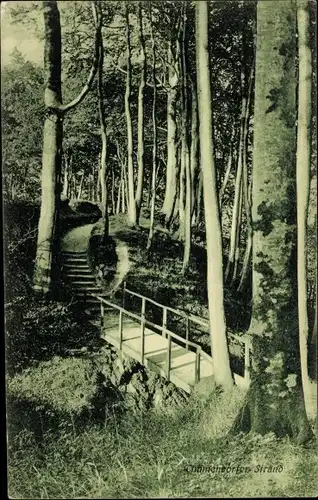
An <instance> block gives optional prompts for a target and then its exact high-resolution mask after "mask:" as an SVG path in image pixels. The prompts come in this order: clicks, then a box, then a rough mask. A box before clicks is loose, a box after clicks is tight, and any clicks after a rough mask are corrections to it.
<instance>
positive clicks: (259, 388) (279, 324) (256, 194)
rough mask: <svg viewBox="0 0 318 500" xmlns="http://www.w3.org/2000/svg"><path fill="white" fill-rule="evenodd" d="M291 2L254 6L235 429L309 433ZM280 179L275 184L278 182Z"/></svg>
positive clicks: (301, 438) (300, 437)
mask: <svg viewBox="0 0 318 500" xmlns="http://www.w3.org/2000/svg"><path fill="white" fill-rule="evenodd" d="M295 57H296V7H295V2H294V1H293V0H285V1H279V2H277V1H276V0H275V1H266V2H259V3H258V5H257V50H256V67H255V79H256V81H255V114H254V165H253V208H252V218H253V230H254V234H253V317H252V323H251V327H250V333H251V335H252V345H253V367H252V371H251V387H250V389H249V392H248V394H247V399H246V403H245V405H244V410H243V412H242V413H243V414H241V415H239V417H238V419H237V421H236V424H235V426H234V429H237V428H238V429H240V430H249V429H251V430H252V431H253V432H256V433H258V434H266V433H268V432H274V433H275V434H276V435H278V436H284V435H286V434H288V435H291V436H293V437H294V438H295V439H296V440H297V441H298V442H299V443H302V442H305V441H306V440H307V439H309V438H311V436H312V433H311V430H310V426H309V424H308V420H307V416H306V411H305V406H304V397H303V389H302V383H301V370H300V353H299V339H298V315H297V276H296V250H297V249H296V243H297V234H296V148H295V146H296V126H295V116H296V67H295V66H296V65H295ZM277 179H279V183H277Z"/></svg>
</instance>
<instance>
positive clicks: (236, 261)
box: [231, 179, 243, 284]
mask: <svg viewBox="0 0 318 500" xmlns="http://www.w3.org/2000/svg"><path fill="white" fill-rule="evenodd" d="M242 211H243V184H242V179H241V185H240V195H239V211H238V222H237V225H236V249H235V257H234V267H233V275H232V279H231V284H233V283H235V280H236V277H237V272H238V266H239V260H240V237H241V225H242Z"/></svg>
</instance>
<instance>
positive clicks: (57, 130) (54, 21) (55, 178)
mask: <svg viewBox="0 0 318 500" xmlns="http://www.w3.org/2000/svg"><path fill="white" fill-rule="evenodd" d="M92 5H93V8H95V9H96V6H95V4H94V3H93V4H92ZM43 14H44V75H45V90H44V103H45V121H44V129H43V155H42V181H41V185H42V197H41V210H40V220H39V227H38V240H37V252H36V261H35V267H34V275H33V282H34V290H35V291H37V292H40V293H43V294H47V293H48V292H49V290H50V283H51V265H52V247H53V240H54V235H55V227H56V221H57V215H58V212H57V206H58V200H59V197H60V185H59V182H60V175H61V156H62V145H63V118H64V116H65V114H66V113H67V112H68V111H70V110H71V109H73V108H74V107H75V106H77V105H78V104H79V103H80V102H81V101H82V100H83V99H84V97H85V96H86V94H87V92H88V91H89V89H90V87H91V85H92V82H93V80H94V77H95V74H96V72H97V66H98V58H99V47H100V37H101V25H99V26H98V27H97V29H96V36H95V54H94V58H93V63H92V67H91V71H90V74H89V76H88V79H87V82H86V84H85V85H84V87H83V89H82V91H81V92H80V93H79V94H78V95H77V97H76V98H75V99H73V100H72V101H71V102H69V103H68V104H66V105H63V104H62V89H61V70H62V62H61V24H60V13H59V10H58V6H57V2H56V0H44V1H43Z"/></svg>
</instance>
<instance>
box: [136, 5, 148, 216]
mask: <svg viewBox="0 0 318 500" xmlns="http://www.w3.org/2000/svg"><path fill="white" fill-rule="evenodd" d="M138 36H139V44H140V56H141V73H140V84H139V94H138V181H137V189H136V224H139V217H140V210H141V203H142V195H143V188H144V155H145V145H144V141H145V138H144V135H145V133H144V90H145V86H146V51H145V40H144V35H143V27H142V7H141V2H139V4H138Z"/></svg>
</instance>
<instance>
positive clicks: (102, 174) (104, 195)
mask: <svg viewBox="0 0 318 500" xmlns="http://www.w3.org/2000/svg"><path fill="white" fill-rule="evenodd" d="M99 10H100V16H101V19H102V12H101V4H99ZM103 67H104V45H103V39H102V37H101V39H100V54H99V62H98V79H97V96H98V114H99V123H100V132H101V140H102V148H101V155H100V170H99V181H100V188H101V208H102V217H103V223H104V231H103V232H104V239H105V238H107V237H108V233H109V218H108V206H107V204H108V190H107V179H106V176H107V131H106V119H105V106H104V97H103ZM97 189H98V183H97ZM97 198H98V193H97Z"/></svg>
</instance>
